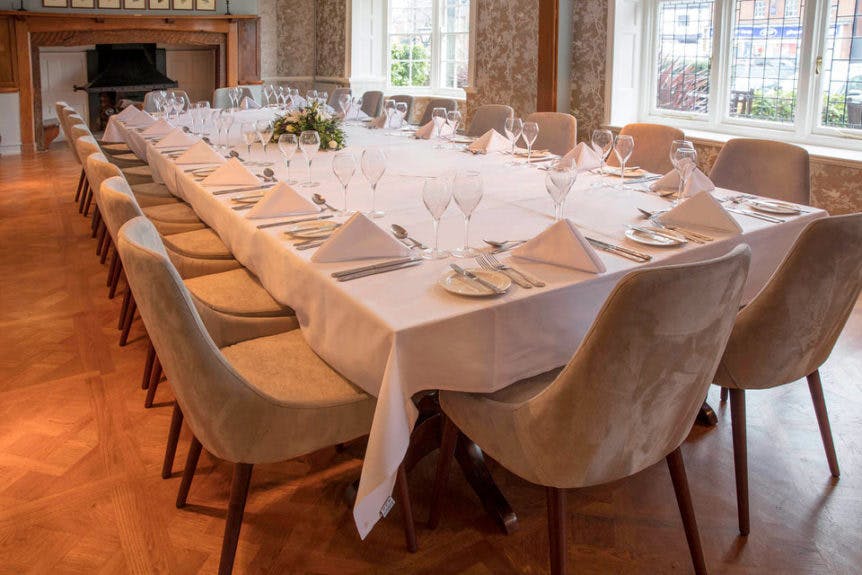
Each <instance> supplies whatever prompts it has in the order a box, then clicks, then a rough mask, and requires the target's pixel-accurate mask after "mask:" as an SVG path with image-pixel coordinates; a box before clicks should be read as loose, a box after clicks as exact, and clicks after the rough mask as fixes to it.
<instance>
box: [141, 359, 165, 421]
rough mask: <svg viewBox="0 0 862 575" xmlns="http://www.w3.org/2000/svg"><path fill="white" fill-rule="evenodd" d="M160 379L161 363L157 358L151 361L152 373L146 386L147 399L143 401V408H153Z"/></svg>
mask: <svg viewBox="0 0 862 575" xmlns="http://www.w3.org/2000/svg"><path fill="white" fill-rule="evenodd" d="M161 379H162V363H161V362H160V361H159V357H158V356H156V359H155V360H154V361H153V371H152V372H151V373H150V382H149V383H148V384H147V398H146V399H144V407H146V408H150V407H152V406H153V399H155V397H156V389H158V387H159V381H161Z"/></svg>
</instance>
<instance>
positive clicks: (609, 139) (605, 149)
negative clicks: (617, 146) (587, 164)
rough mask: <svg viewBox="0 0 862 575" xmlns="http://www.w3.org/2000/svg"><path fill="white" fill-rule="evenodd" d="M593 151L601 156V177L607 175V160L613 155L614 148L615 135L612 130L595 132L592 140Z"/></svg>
mask: <svg viewBox="0 0 862 575" xmlns="http://www.w3.org/2000/svg"><path fill="white" fill-rule="evenodd" d="M590 141H591V143H592V145H593V150H595V152H596V153H597V154H598V155H599V157H600V158H601V161H602V165H601V167H600V168H599V169H600V173H601V175H603V176H604V175H605V160H607V158H608V156H609V155H610V153H611V150H612V149H613V147H614V134H613V132H611V131H610V130H593V135H592V138H591V140H590Z"/></svg>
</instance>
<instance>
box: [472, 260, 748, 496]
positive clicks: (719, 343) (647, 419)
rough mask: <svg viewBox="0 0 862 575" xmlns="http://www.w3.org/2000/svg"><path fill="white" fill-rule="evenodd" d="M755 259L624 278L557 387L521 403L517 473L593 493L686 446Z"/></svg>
mask: <svg viewBox="0 0 862 575" xmlns="http://www.w3.org/2000/svg"><path fill="white" fill-rule="evenodd" d="M750 259H751V250H750V249H749V248H748V246H746V245H741V246H737V247H736V248H735V249H733V250H732V251H731V252H729V253H728V254H725V255H724V256H721V257H719V258H715V259H713V260H707V261H702V262H696V263H690V264H680V265H670V266H664V267H655V268H642V269H638V270H636V271H633V272H631V273H629V274H628V275H626V276H625V277H624V278H623V279H622V280H620V282H619V284H617V286H616V288H615V289H614V290H613V292H612V293H611V294H610V296H609V297H608V299H607V301H606V302H605V304H604V306H603V307H602V309H601V310H600V311H599V314H598V316H597V318H596V320H595V322H594V323H593V325H592V327H591V328H590V330H589V331H588V332H587V334H586V336H584V339H583V341H582V342H581V344H580V347H579V348H578V350H577V351H576V352H575V354H574V356H573V357H572V359H571V361H569V363H568V365H566V367H565V368H563V370H562V371H561V372H560V374H559V375H558V376H557V378H556V379H555V380H554V382H553V383H551V384H550V385H549V386H548V387H547V388H546V389H544V390H543V391H542V392H541V393H539V394H537V395H535V396H534V397H531V398H530V399H527V400H526V401H524V402H522V403H521V404H519V405H515V406H513V409H514V413H513V421H514V425H515V426H516V430H515V433H516V436H517V437H518V438H519V440H520V442H521V444H520V445H518V446H515V447H514V448H515V449H519V450H520V454H521V456H520V457H518V458H509V460H510V462H511V461H512V460H514V461H516V462H517V461H518V460H520V461H521V462H522V463H520V464H519V465H523V466H524V468H523V469H522V468H518V469H515V468H512V471H514V472H515V473H516V474H518V475H520V476H521V477H524V478H525V479H527V480H528V481H532V482H534V483H539V484H541V485H549V486H553V487H561V488H574V487H585V486H589V485H597V484H601V483H607V482H610V481H614V480H616V479H619V478H622V477H627V476H629V475H632V474H634V473H637V472H638V471H640V470H642V469H645V468H646V467H649V466H650V465H653V464H655V463H657V462H658V461H661V460H662V459H663V458H665V457H666V456H667V454H669V453H670V452H672V451H673V450H675V449H676V448H677V447H679V445H680V444H681V443H682V442H683V441H684V440H685V438H686V437H687V436H688V434H689V432H690V431H691V426H692V424H693V423H694V419H695V417H696V415H697V412H698V410H699V409H700V406H701V405H702V403H703V398H704V397H706V392H707V390H708V388H709V385H710V382H711V381H712V376H713V374H714V373H715V369H716V367H717V365H718V361H719V359H720V358H721V352H722V351H723V350H724V345H725V343H726V342H727V338H728V337H729V336H730V330H731V329H732V327H733V320H734V317H735V315H736V310H737V309H738V306H739V300H740V298H741V297H742V289H743V286H744V285H745V281H746V277H747V274H748V265H749V261H750ZM507 437H508V435H507ZM483 448H487V449H486V450H487V452H488V453H489V454H490V455H491V456H492V457H493V456H494V450H493V448H492V447H491V446H490V445H489V446H486V445H483ZM511 448H512V447H511V446H510V447H507V448H506V449H511Z"/></svg>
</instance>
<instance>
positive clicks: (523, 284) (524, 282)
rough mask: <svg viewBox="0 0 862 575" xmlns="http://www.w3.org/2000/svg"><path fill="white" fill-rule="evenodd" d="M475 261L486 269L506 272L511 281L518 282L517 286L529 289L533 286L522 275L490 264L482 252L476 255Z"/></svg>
mask: <svg viewBox="0 0 862 575" xmlns="http://www.w3.org/2000/svg"><path fill="white" fill-rule="evenodd" d="M476 263H477V264H479V266H481V267H483V268H485V269H486V270H488V271H492V272H501V273H504V274H506V275H507V276H509V279H511V280H512V281H513V282H515V283H516V284H518V285H519V286H521V287H522V288H524V289H531V288H532V287H533V284H531V283H530V282H528V281H527V280H526V279H524V278H523V277H521V276H519V275H518V274H517V273H515V272H513V271H511V270H506V269H504V268H502V267H497V266H495V265H494V264H492V263H491V262H489V261H488V259H487V256H486V255H484V254H479V255H478V256H476Z"/></svg>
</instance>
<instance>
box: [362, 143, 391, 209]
mask: <svg viewBox="0 0 862 575" xmlns="http://www.w3.org/2000/svg"><path fill="white" fill-rule="evenodd" d="M360 163H361V164H362V175H364V176H365V179H366V180H368V183H370V184H371V212H370V213H369V215H370V216H371V217H372V218H382V217H383V216H384V215H385V214H384V213H383V210H378V209H377V183H378V182H379V181H380V178H382V177H383V174H384V173H385V172H386V154H384V153H383V150H381V149H380V148H366V149H365V150H364V151H363V152H362V160H361V162H360Z"/></svg>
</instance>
